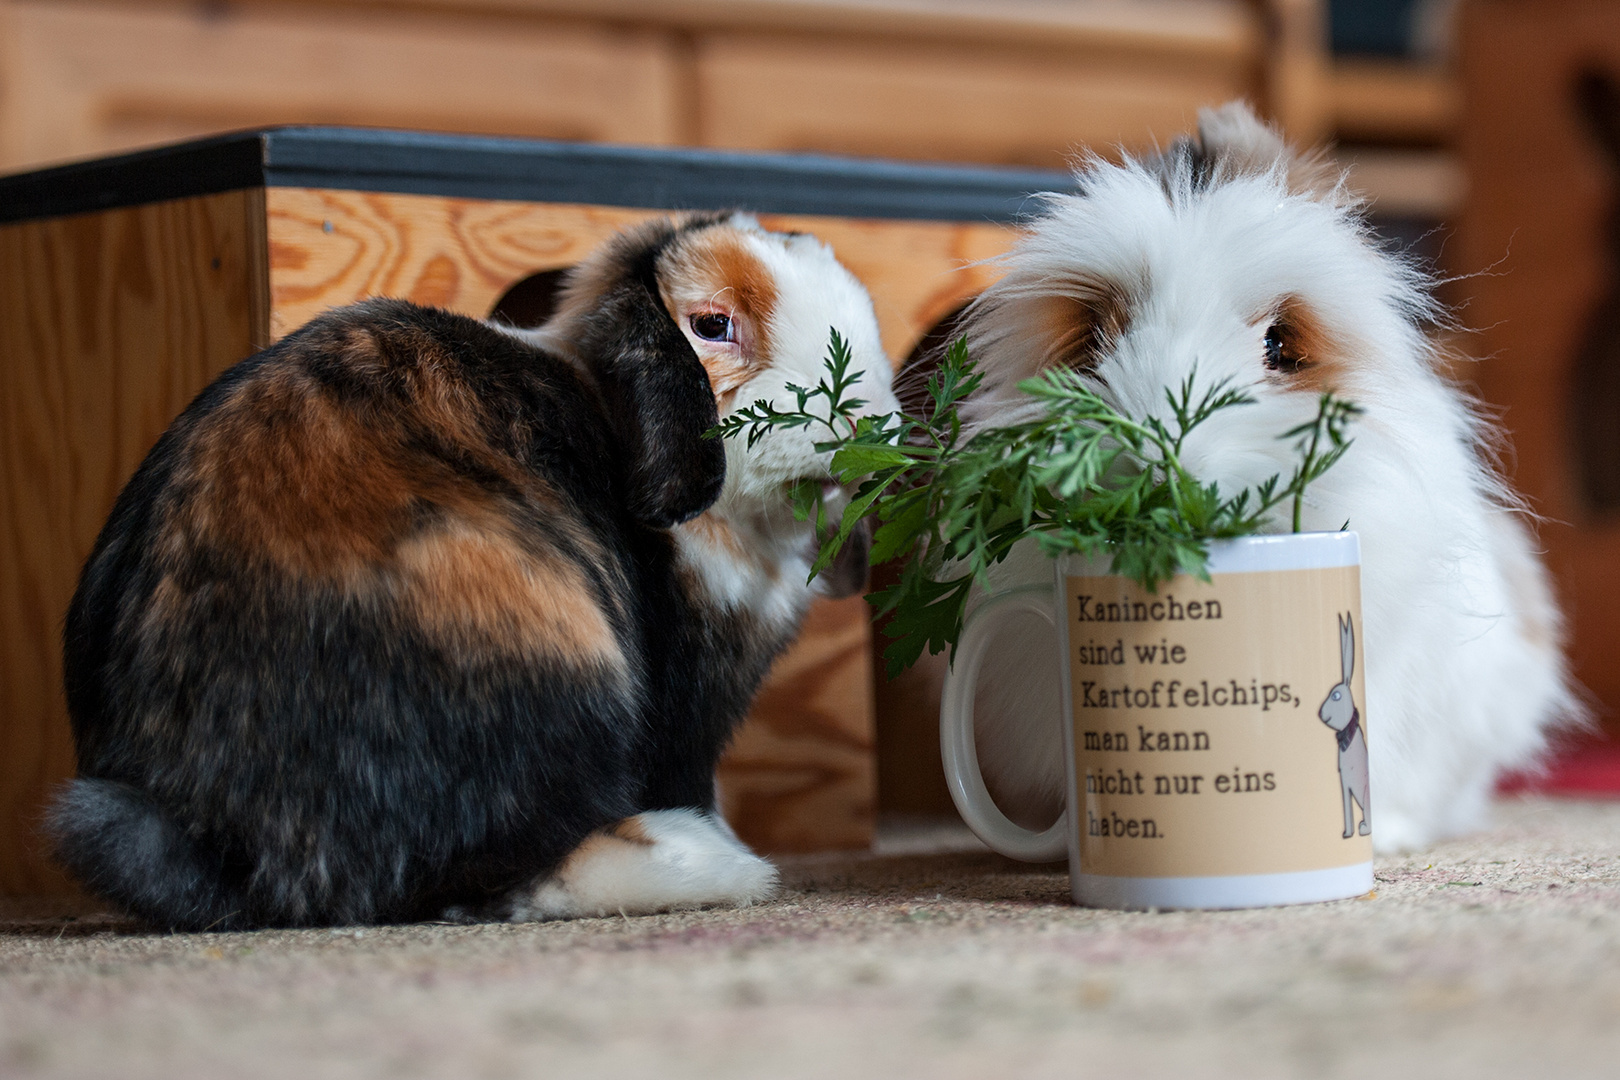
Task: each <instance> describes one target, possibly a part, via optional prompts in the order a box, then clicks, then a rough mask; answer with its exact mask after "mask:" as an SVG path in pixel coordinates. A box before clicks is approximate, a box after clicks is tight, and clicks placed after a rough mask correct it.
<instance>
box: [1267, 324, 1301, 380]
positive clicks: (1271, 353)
mask: <svg viewBox="0 0 1620 1080" xmlns="http://www.w3.org/2000/svg"><path fill="white" fill-rule="evenodd" d="M1265 346H1266V368H1267V369H1268V370H1270V371H1280V372H1282V373H1283V374H1284V375H1292V374H1294V373H1295V372H1296V371H1298V370H1299V368H1300V365H1301V364H1302V363H1304V361H1305V357H1304V355H1303V353H1304V350H1302V349H1301V348H1300V342H1299V341H1298V334H1296V333H1295V332H1293V331H1292V330H1291V329H1290V328H1289V327H1288V326H1286V325H1284V324H1283V323H1280V322H1278V323H1272V324H1271V326H1270V327H1268V328H1267V329H1266V340H1265Z"/></svg>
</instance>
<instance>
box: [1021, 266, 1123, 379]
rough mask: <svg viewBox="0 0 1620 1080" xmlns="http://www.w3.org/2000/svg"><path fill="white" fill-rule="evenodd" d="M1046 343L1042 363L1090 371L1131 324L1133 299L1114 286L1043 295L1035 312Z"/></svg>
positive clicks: (1103, 285) (1045, 365) (1099, 286)
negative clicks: (1073, 293)
mask: <svg viewBox="0 0 1620 1080" xmlns="http://www.w3.org/2000/svg"><path fill="white" fill-rule="evenodd" d="M1033 314H1034V316H1035V319H1036V320H1037V321H1038V323H1039V325H1040V328H1041V338H1042V340H1043V342H1044V343H1045V346H1046V350H1045V351H1046V359H1045V362H1044V363H1043V364H1042V365H1041V366H1042V367H1046V368H1052V367H1067V368H1076V369H1079V370H1082V371H1088V370H1090V369H1092V368H1095V367H1096V366H1097V363H1098V362H1099V361H1100V360H1101V359H1102V356H1103V353H1104V352H1105V351H1107V350H1108V349H1109V348H1110V347H1111V346H1112V345H1113V344H1114V343H1115V342H1117V341H1118V340H1119V339H1120V337H1121V336H1123V335H1124V333H1125V329H1126V327H1127V326H1128V325H1129V324H1130V303H1129V300H1128V299H1127V298H1126V296H1125V294H1124V293H1123V292H1121V291H1119V290H1118V289H1115V288H1113V287H1112V286H1109V285H1106V284H1102V285H1098V286H1097V287H1096V288H1095V290H1094V291H1090V290H1088V291H1087V292H1086V293H1085V294H1083V295H1079V296H1074V295H1057V296H1048V297H1043V298H1042V299H1041V300H1040V302H1039V303H1038V305H1037V307H1036V310H1035V311H1034V312H1033Z"/></svg>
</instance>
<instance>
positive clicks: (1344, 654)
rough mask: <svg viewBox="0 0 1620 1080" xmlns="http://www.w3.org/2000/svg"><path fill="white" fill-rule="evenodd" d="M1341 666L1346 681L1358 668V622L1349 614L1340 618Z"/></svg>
mask: <svg viewBox="0 0 1620 1080" xmlns="http://www.w3.org/2000/svg"><path fill="white" fill-rule="evenodd" d="M1339 666H1340V667H1341V668H1342V669H1343V670H1344V681H1345V682H1349V681H1350V673H1351V672H1353V671H1355V670H1356V624H1355V621H1354V620H1353V619H1352V618H1351V617H1350V616H1349V615H1344V616H1341V617H1340V618H1339Z"/></svg>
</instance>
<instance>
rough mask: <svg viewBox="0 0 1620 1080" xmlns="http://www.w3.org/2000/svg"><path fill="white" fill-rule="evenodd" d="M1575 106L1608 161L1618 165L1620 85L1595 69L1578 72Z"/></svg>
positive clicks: (1619, 148) (1619, 157)
mask: <svg viewBox="0 0 1620 1080" xmlns="http://www.w3.org/2000/svg"><path fill="white" fill-rule="evenodd" d="M1575 104H1576V106H1577V107H1578V108H1579V109H1580V113H1581V119H1582V120H1584V121H1585V122H1586V127H1587V130H1588V131H1590V132H1591V133H1592V137H1593V138H1594V139H1595V140H1596V141H1597V144H1598V145H1599V146H1600V147H1602V148H1603V152H1604V153H1606V154H1607V155H1608V156H1609V160H1610V161H1613V162H1617V163H1620V85H1616V83H1615V79H1614V76H1612V75H1610V74H1609V73H1608V72H1606V71H1600V70H1598V69H1596V68H1588V69H1587V70H1585V71H1583V72H1581V73H1580V75H1578V76H1576V78H1575Z"/></svg>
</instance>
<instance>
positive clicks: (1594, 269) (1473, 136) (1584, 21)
mask: <svg viewBox="0 0 1620 1080" xmlns="http://www.w3.org/2000/svg"><path fill="white" fill-rule="evenodd" d="M1461 31H1462V32H1461V42H1460V44H1461V49H1460V56H1461V70H1462V78H1463V86H1464V90H1465V94H1464V111H1463V123H1462V129H1461V139H1460V144H1461V148H1462V153H1463V157H1464V160H1465V162H1466V164H1467V166H1468V170H1469V173H1470V176H1471V186H1470V189H1469V195H1468V200H1467V204H1466V207H1465V210H1464V213H1463V215H1462V217H1461V219H1460V221H1459V223H1458V229H1457V235H1456V238H1455V240H1454V241H1453V243H1452V244H1451V245H1450V247H1449V249H1448V252H1447V255H1448V256H1449V257H1450V258H1449V264H1450V265H1449V269H1450V270H1452V271H1453V272H1454V273H1459V274H1466V275H1472V276H1469V277H1466V278H1465V279H1463V280H1461V281H1459V282H1457V283H1456V284H1455V286H1454V288H1455V290H1456V292H1457V299H1459V300H1461V301H1463V302H1464V306H1463V308H1462V315H1463V317H1464V318H1465V319H1466V320H1467V322H1468V325H1470V326H1472V327H1477V328H1478V334H1477V335H1474V336H1471V337H1470V339H1469V340H1467V341H1466V342H1465V343H1464V344H1465V347H1466V348H1467V349H1468V351H1469V352H1470V353H1471V354H1472V355H1475V356H1480V357H1485V358H1486V359H1483V360H1482V361H1481V362H1480V363H1479V365H1478V367H1477V369H1474V370H1472V371H1470V372H1468V373H1466V374H1467V375H1468V377H1471V378H1475V379H1477V381H1478V383H1479V387H1480V389H1481V391H1482V392H1483V394H1484V396H1485V398H1486V400H1487V401H1488V402H1489V403H1490V404H1491V405H1492V406H1493V407H1494V408H1496V409H1499V410H1500V411H1501V414H1502V420H1503V423H1504V424H1505V425H1506V427H1507V429H1508V431H1509V432H1510V434H1511V438H1512V446H1513V453H1512V455H1511V456H1510V457H1509V458H1508V460H1507V465H1508V466H1509V468H1510V471H1511V473H1512V475H1513V478H1514V481H1515V482H1516V484H1517V485H1518V487H1519V488H1520V489H1521V490H1522V491H1523V492H1524V493H1525V494H1526V495H1528V496H1529V498H1530V500H1531V505H1532V507H1533V509H1534V510H1535V511H1536V512H1537V513H1538V514H1540V515H1542V520H1541V523H1540V531H1541V537H1542V541H1543V543H1544V544H1545V545H1546V548H1547V559H1548V562H1549V564H1550V565H1551V567H1552V569H1553V571H1554V573H1555V574H1556V575H1557V579H1558V585H1559V591H1560V593H1561V594H1562V598H1563V601H1564V603H1565V606H1566V610H1567V612H1568V617H1569V629H1570V631H1571V640H1572V645H1573V653H1572V656H1573V660H1574V666H1575V675H1576V677H1577V678H1578V679H1579V680H1580V681H1581V683H1582V684H1584V685H1585V686H1586V687H1587V689H1589V690H1590V691H1591V692H1592V694H1593V695H1594V696H1595V697H1596V699H1597V702H1598V705H1599V709H1600V714H1601V719H1602V720H1603V723H1604V724H1605V726H1606V728H1607V730H1608V732H1609V734H1610V736H1611V737H1620V666H1617V665H1616V663H1615V658H1616V655H1617V653H1620V516H1617V514H1616V511H1615V510H1614V509H1612V508H1610V509H1603V508H1599V507H1596V506H1593V505H1592V504H1591V502H1590V500H1589V499H1588V498H1587V497H1586V496H1585V495H1584V494H1583V492H1582V485H1581V484H1580V480H1579V478H1580V466H1581V465H1582V464H1583V463H1582V462H1580V461H1578V460H1577V458H1576V450H1577V445H1578V443H1577V430H1576V429H1577V424H1576V422H1575V418H1576V413H1577V409H1576V406H1577V397H1578V395H1579V394H1581V393H1582V392H1583V391H1582V390H1580V389H1579V388H1578V387H1577V371H1576V368H1577V363H1578V361H1579V359H1580V357H1581V356H1582V354H1583V351H1584V349H1585V348H1586V345H1587V342H1588V340H1589V338H1593V337H1595V338H1596V343H1597V344H1598V345H1599V346H1601V344H1602V340H1603V339H1605V338H1612V337H1613V336H1617V335H1620V325H1605V324H1604V323H1602V322H1594V319H1595V317H1596V316H1598V315H1599V314H1600V312H1602V310H1603V308H1602V305H1603V303H1604V301H1605V299H1606V298H1607V297H1609V296H1611V295H1612V293H1613V291H1614V290H1615V289H1617V288H1620V251H1616V250H1615V248H1614V246H1613V245H1614V244H1615V236H1616V234H1615V227H1616V223H1617V222H1620V161H1615V160H1612V159H1611V158H1610V157H1609V155H1608V153H1607V152H1606V151H1605V150H1604V149H1603V146H1602V144H1601V141H1600V139H1599V138H1598V136H1597V134H1596V132H1594V131H1593V130H1592V129H1591V127H1590V125H1588V124H1587V123H1586V122H1584V121H1583V119H1582V116H1581V113H1580V110H1579V108H1578V106H1577V101H1576V83H1577V78H1578V77H1579V76H1580V74H1581V73H1582V72H1583V71H1587V70H1594V71H1600V72H1606V73H1608V74H1609V75H1610V76H1611V77H1613V78H1616V79H1620V7H1617V6H1616V5H1614V4H1612V3H1610V2H1608V0H1471V2H1469V3H1467V4H1465V5H1464V7H1463V20H1462V28H1461ZM1593 374H1595V375H1597V376H1599V377H1601V376H1602V374H1603V373H1602V372H1595V373H1593ZM1611 380H1612V377H1611ZM1611 400H1612V399H1611ZM1616 404H1617V406H1620V402H1617V403H1616ZM1608 456H1609V457H1610V459H1611V460H1610V464H1611V465H1614V464H1616V463H1617V462H1620V444H1614V443H1612V442H1611V444H1610V446H1609V451H1608Z"/></svg>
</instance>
